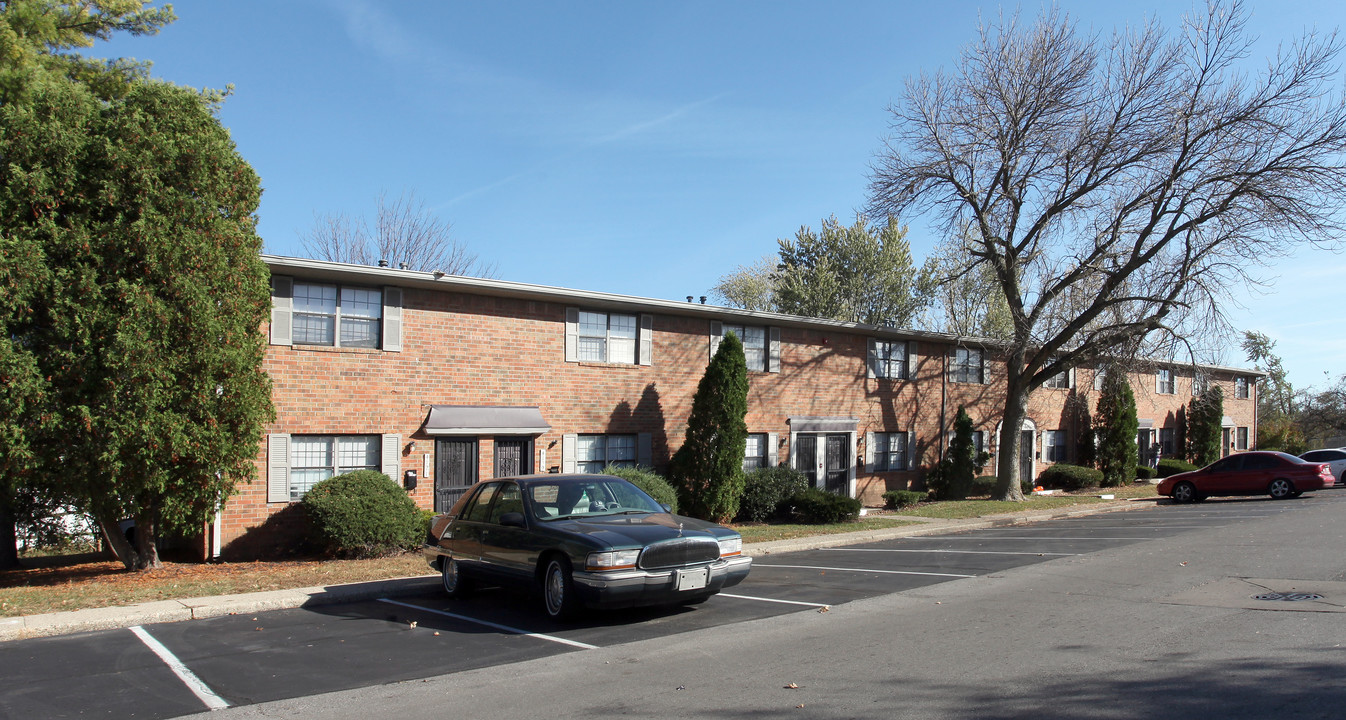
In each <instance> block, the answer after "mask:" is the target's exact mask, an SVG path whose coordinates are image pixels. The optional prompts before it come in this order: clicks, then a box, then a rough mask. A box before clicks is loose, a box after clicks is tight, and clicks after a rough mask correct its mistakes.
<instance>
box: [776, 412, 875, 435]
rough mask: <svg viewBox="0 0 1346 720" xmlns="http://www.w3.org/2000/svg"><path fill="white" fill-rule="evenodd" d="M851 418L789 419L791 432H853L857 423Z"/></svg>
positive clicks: (808, 417)
mask: <svg viewBox="0 0 1346 720" xmlns="http://www.w3.org/2000/svg"><path fill="white" fill-rule="evenodd" d="M859 422H860V421H859V420H856V419H855V418H853V417H813V416H802V417H800V416H796V417H792V418H790V431H791V432H797V433H801V432H855V426H856V425H857V424H858V423H859Z"/></svg>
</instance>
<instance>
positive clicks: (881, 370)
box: [869, 340, 911, 380]
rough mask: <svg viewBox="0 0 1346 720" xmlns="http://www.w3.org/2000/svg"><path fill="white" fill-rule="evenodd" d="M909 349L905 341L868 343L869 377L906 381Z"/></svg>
mask: <svg viewBox="0 0 1346 720" xmlns="http://www.w3.org/2000/svg"><path fill="white" fill-rule="evenodd" d="M910 367H911V365H910V358H909V348H908V344H907V342H906V341H893V342H889V341H885V340H870V341H869V376H870V377H876V378H890V379H894V380H906V379H907V378H908V377H909V376H910V370H909V368H910Z"/></svg>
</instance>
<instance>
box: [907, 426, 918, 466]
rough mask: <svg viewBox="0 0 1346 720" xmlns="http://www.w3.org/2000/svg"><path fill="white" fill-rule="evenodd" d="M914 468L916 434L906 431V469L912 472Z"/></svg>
mask: <svg viewBox="0 0 1346 720" xmlns="http://www.w3.org/2000/svg"><path fill="white" fill-rule="evenodd" d="M915 467H916V433H915V432H914V431H912V430H908V431H907V469H908V470H912V469H915Z"/></svg>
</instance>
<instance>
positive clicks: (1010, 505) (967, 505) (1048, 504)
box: [897, 483, 1157, 520]
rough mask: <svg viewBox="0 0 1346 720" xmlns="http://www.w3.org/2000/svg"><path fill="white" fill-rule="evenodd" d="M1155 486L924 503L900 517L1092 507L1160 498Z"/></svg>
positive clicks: (957, 516) (956, 516)
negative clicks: (1016, 499)
mask: <svg viewBox="0 0 1346 720" xmlns="http://www.w3.org/2000/svg"><path fill="white" fill-rule="evenodd" d="M1154 487H1155V486H1153V485H1150V484H1149V483H1140V484H1133V485H1126V486H1122V487H1115V488H1090V489H1089V490H1079V491H1076V492H1075V493H1072V494H1070V495H1030V496H1028V497H1026V498H1024V501H1023V502H1021V503H1019V502H1002V501H996V500H990V499H986V498H983V499H974V500H949V501H945V502H934V503H922V504H920V505H917V506H916V507H914V508H909V509H906V510H898V511H897V514H898V515H911V516H915V517H926V518H941V519H944V520H964V519H967V518H975V517H981V516H983V515H997V514H1000V513H1013V512H1022V511H1025V510H1050V509H1054V508H1063V507H1070V506H1072V505H1088V504H1091V503H1100V502H1107V501H1106V500H1103V499H1102V498H1100V497H1098V496H1099V495H1112V496H1113V497H1114V499H1116V500H1126V499H1130V498H1144V497H1156V496H1157V493H1156V492H1155V490H1154Z"/></svg>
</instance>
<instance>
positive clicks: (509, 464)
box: [495, 438, 533, 478]
mask: <svg viewBox="0 0 1346 720" xmlns="http://www.w3.org/2000/svg"><path fill="white" fill-rule="evenodd" d="M531 472H533V442H532V440H530V439H529V438H497V439H496V441H495V476H496V477H498V478H502V477H515V476H518V475H527V474H529V473H531Z"/></svg>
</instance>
